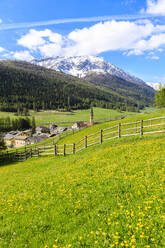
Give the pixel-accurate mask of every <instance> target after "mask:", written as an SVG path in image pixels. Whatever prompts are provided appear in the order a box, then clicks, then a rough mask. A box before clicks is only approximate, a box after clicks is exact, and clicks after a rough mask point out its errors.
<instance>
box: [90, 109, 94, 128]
mask: <svg viewBox="0 0 165 248" xmlns="http://www.w3.org/2000/svg"><path fill="white" fill-rule="evenodd" d="M90 125H91V126H93V125H94V118H93V107H91V117H90Z"/></svg>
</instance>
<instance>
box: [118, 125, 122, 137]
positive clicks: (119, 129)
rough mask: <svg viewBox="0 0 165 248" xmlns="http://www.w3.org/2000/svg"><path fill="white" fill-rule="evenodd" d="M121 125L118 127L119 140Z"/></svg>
mask: <svg viewBox="0 0 165 248" xmlns="http://www.w3.org/2000/svg"><path fill="white" fill-rule="evenodd" d="M120 127H121V124H120V123H119V125H118V137H119V138H120V137H121V128H120Z"/></svg>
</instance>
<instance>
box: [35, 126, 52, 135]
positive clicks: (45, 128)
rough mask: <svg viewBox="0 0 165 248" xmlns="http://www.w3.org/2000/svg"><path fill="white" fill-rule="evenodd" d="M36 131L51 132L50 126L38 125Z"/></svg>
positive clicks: (39, 132)
mask: <svg viewBox="0 0 165 248" xmlns="http://www.w3.org/2000/svg"><path fill="white" fill-rule="evenodd" d="M36 133H37V134H41V133H49V128H47V127H37V128H36Z"/></svg>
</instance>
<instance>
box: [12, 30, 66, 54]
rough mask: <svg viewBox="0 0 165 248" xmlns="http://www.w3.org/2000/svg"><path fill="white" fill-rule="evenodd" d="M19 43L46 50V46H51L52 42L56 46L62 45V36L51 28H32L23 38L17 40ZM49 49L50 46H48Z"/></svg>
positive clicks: (32, 48)
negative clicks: (41, 29) (38, 29)
mask: <svg viewBox="0 0 165 248" xmlns="http://www.w3.org/2000/svg"><path fill="white" fill-rule="evenodd" d="M17 43H18V45H21V46H24V47H26V48H29V49H30V50H34V51H35V50H37V49H38V48H41V50H43V53H44V51H46V47H49V46H50V43H52V45H54V46H55V44H59V45H62V36H61V35H60V34H57V33H53V32H52V31H51V30H49V29H45V30H43V31H37V30H34V29H31V30H30V31H29V33H28V34H26V35H23V36H22V37H21V39H19V40H18V41H17ZM47 49H49V48H47Z"/></svg>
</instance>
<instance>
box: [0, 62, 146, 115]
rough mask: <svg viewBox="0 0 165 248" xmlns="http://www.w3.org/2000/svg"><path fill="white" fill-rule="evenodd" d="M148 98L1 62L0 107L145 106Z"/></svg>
mask: <svg viewBox="0 0 165 248" xmlns="http://www.w3.org/2000/svg"><path fill="white" fill-rule="evenodd" d="M149 102H151V99H150V98H145V96H144V99H141V100H140V101H139V100H138V101H136V100H135V99H134V98H132V97H131V96H130V97H126V96H124V95H121V94H119V93H118V92H114V91H113V90H111V89H108V88H104V87H102V86H101V87H100V86H95V85H94V84H92V83H88V82H86V81H85V80H82V79H79V78H76V77H73V76H70V75H66V74H64V73H62V72H56V71H54V70H48V69H45V68H44V67H40V66H37V65H34V64H31V63H27V62H22V61H9V60H3V61H0V109H1V110H3V111H17V110H18V109H23V108H28V109H34V110H40V109H59V108H63V109H64V108H65V109H68V108H72V109H80V108H82V109H83V108H89V107H90V105H91V104H93V106H98V107H107V108H117V107H121V108H126V107H128V106H132V107H137V106H141V107H143V106H146V105H148V103H149Z"/></svg>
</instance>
